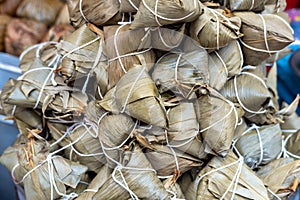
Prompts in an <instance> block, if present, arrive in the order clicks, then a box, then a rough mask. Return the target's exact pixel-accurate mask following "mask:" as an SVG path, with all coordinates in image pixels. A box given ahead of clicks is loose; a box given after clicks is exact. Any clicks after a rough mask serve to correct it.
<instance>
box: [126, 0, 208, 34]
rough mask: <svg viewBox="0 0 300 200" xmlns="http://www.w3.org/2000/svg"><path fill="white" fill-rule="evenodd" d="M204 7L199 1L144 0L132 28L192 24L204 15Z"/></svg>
mask: <svg viewBox="0 0 300 200" xmlns="http://www.w3.org/2000/svg"><path fill="white" fill-rule="evenodd" d="M203 7H204V6H203V5H202V4H201V3H200V2H199V1H197V0H156V1H153V0H142V1H141V3H140V5H139V9H138V12H137V14H136V15H135V17H134V21H133V23H132V24H131V28H132V29H135V28H145V27H157V26H163V25H169V24H175V23H183V22H192V21H194V20H195V19H196V18H197V17H199V15H201V14H202V12H203V11H202V9H203Z"/></svg>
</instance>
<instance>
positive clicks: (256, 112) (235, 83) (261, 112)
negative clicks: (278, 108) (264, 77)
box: [233, 72, 267, 114]
mask: <svg viewBox="0 0 300 200" xmlns="http://www.w3.org/2000/svg"><path fill="white" fill-rule="evenodd" d="M241 74H244V75H251V76H253V77H256V78H258V76H256V75H254V74H251V73H248V72H241ZM236 79H237V76H234V79H233V81H234V91H235V95H236V98H237V100H238V103H239V104H240V105H241V107H242V108H243V109H244V110H246V111H247V112H249V113H254V114H264V113H266V112H267V110H263V111H259V110H258V111H253V110H250V109H248V108H247V107H246V106H245V105H244V104H243V103H242V101H241V99H240V97H239V93H238V88H237V82H236ZM258 80H259V81H261V79H260V78H258ZM263 85H264V86H266V85H265V83H264V84H263Z"/></svg>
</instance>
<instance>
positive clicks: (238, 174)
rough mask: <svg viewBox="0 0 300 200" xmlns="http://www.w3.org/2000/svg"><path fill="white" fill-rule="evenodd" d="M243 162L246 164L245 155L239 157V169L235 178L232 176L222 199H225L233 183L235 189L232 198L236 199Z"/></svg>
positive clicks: (232, 199)
mask: <svg viewBox="0 0 300 200" xmlns="http://www.w3.org/2000/svg"><path fill="white" fill-rule="evenodd" d="M243 164H244V160H243V157H240V158H239V159H238V168H237V171H236V173H235V175H234V176H233V178H232V180H231V182H230V184H229V186H228V187H227V189H226V191H225V192H224V194H223V195H222V197H221V198H220V200H223V199H224V198H225V197H226V195H227V194H228V192H229V190H230V188H231V187H232V185H233V184H234V189H233V191H232V195H231V200H234V196H235V193H236V188H237V185H238V181H239V179H240V175H241V172H242V169H243Z"/></svg>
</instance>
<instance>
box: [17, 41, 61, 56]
mask: <svg viewBox="0 0 300 200" xmlns="http://www.w3.org/2000/svg"><path fill="white" fill-rule="evenodd" d="M46 44H53V45H55V44H58V42H54V41H47V42H42V43H39V44H35V45H32V46H30V47H28V48H27V49H25V50H24V51H23V52H22V53H21V55H20V56H19V60H23V58H24V56H25V55H26V54H27V53H28V52H29V51H31V50H32V49H34V48H37V47H39V46H44V45H46Z"/></svg>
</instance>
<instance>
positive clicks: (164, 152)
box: [145, 145, 203, 176]
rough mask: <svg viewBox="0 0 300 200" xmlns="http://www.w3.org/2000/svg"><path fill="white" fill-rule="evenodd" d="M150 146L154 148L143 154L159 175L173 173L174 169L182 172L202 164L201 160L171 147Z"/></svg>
mask: <svg viewBox="0 0 300 200" xmlns="http://www.w3.org/2000/svg"><path fill="white" fill-rule="evenodd" d="M152 147H153V148H154V150H147V151H146V153H145V155H146V157H147V158H148V160H149V161H150V163H151V165H152V166H153V168H154V169H155V170H156V171H157V174H158V175H160V176H170V175H173V174H174V171H179V172H180V173H184V172H186V171H188V170H190V169H191V168H193V167H200V166H202V165H203V162H202V161H201V160H199V159H197V158H195V157H192V156H190V155H188V154H186V153H184V152H182V151H179V150H176V149H174V148H172V147H168V146H166V145H152ZM175 156H176V158H175ZM177 164H178V167H179V168H177Z"/></svg>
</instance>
